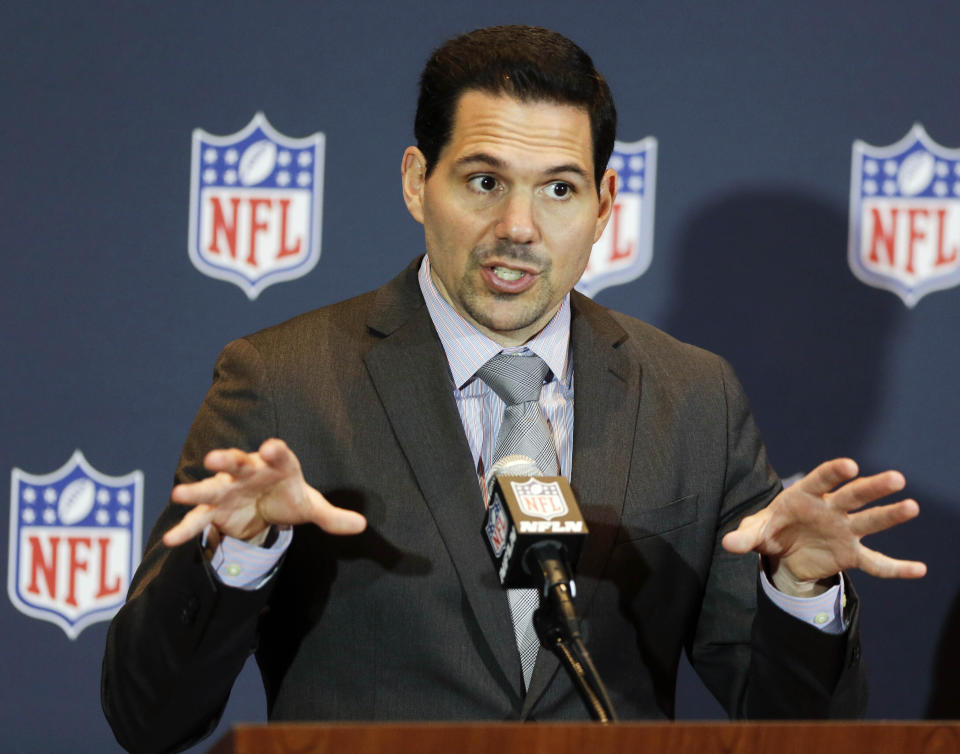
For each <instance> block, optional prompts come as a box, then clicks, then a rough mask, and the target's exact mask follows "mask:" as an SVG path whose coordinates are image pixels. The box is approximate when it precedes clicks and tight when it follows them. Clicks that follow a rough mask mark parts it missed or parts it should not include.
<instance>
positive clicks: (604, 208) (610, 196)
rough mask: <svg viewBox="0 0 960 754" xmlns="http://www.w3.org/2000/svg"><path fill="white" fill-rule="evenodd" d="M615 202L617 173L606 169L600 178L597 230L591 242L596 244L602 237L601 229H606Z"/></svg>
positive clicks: (611, 169)
mask: <svg viewBox="0 0 960 754" xmlns="http://www.w3.org/2000/svg"><path fill="white" fill-rule="evenodd" d="M616 201H617V171H616V170H614V169H613V168H607V169H606V170H605V171H604V173H603V177H601V178H600V209H599V212H598V214H597V230H596V232H595V233H594V235H593V242H594V243H596V242H597V241H599V240H600V236H602V235H603V229H604V228H606V227H607V221H608V220H609V219H610V215H611V214H613V205H614V203H615V202H616Z"/></svg>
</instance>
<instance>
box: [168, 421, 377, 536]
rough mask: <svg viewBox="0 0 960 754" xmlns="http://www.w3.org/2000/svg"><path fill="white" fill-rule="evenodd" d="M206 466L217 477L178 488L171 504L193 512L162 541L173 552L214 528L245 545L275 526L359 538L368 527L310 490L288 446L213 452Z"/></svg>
mask: <svg viewBox="0 0 960 754" xmlns="http://www.w3.org/2000/svg"><path fill="white" fill-rule="evenodd" d="M203 465H204V466H205V467H206V468H207V469H208V470H210V471H213V472H215V473H214V475H213V476H211V477H208V478H206V479H203V480H201V481H199V482H194V483H192V484H178V485H177V486H176V487H174V488H173V492H172V493H171V496H170V499H171V500H173V501H174V502H175V503H181V504H183V505H192V506H193V510H191V511H190V512H189V513H187V514H186V515H185V516H184V517H183V519H182V520H181V521H180V523H178V524H177V525H176V526H174V527H173V528H172V529H170V530H169V531H168V532H167V533H166V534H164V535H163V542H164V544H165V545H167V546H168V547H174V546H176V545H179V544H182V543H184V542H187V541H189V540H190V539H192V538H193V537H195V536H197V535H198V534H199V533H200V532H202V531H203V530H204V529H205V528H206V527H207V525H209V524H212V525H213V526H214V527H215V528H216V530H217V532H218V533H219V534H225V535H227V536H231V537H235V538H237V539H245V540H251V539H255V538H257V537H260V536H263V534H264V533H265V531H266V530H267V529H268V527H269V526H270V525H271V524H278V525H293V524H302V523H308V522H312V523H314V524H316V525H317V526H319V527H320V528H321V529H323V530H324V531H327V532H330V533H331V534H357V533H359V532H361V531H363V529H364V528H365V527H366V525H367V522H366V519H365V518H364V517H363V516H362V515H361V514H359V513H357V512H356V511H350V510H345V509H343V508H337V507H336V506H334V505H332V504H331V503H330V502H328V501H327V499H326V498H325V497H324V496H323V495H321V494H320V493H319V492H317V490H315V489H314V488H313V487H311V486H310V485H309V484H307V482H306V480H305V479H304V478H303V472H302V471H301V469H300V461H299V460H298V459H297V457H296V455H294V453H293V451H292V450H290V448H289V447H287V444H286V443H285V442H283V440H277V439H271V440H267V441H266V442H264V443H263V444H262V445H261V446H260V448H259V450H257V451H256V452H255V453H247V452H244V451H242V450H238V449H236V448H231V449H229V450H212V451H210V452H209V453H207V455H206V457H205V458H204V459H203Z"/></svg>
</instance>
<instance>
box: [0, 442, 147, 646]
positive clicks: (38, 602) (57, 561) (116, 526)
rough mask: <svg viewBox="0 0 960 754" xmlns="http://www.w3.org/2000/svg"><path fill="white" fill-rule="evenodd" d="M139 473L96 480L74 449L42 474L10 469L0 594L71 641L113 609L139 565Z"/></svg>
mask: <svg viewBox="0 0 960 754" xmlns="http://www.w3.org/2000/svg"><path fill="white" fill-rule="evenodd" d="M142 510H143V474H142V473H141V472H139V471H132V472H131V473H129V474H127V475H125V476H122V477H111V476H107V475H105V474H101V473H100V472H99V471H97V470H96V469H95V468H93V466H91V465H90V464H89V463H88V462H87V460H86V459H85V458H84V457H83V453H81V452H80V451H79V450H78V451H76V452H75V453H74V454H73V456H72V457H71V458H70V460H69V461H67V463H66V464H65V465H64V466H62V467H61V468H59V469H57V470H56V471H53V472H51V473H49V474H41V475H35V474H28V473H27V472H25V471H22V470H20V469H16V468H15V469H13V473H12V475H11V480H10V553H9V561H8V566H7V591H8V593H9V595H10V600H11V601H12V602H13V605H14V607H16V608H17V610H19V611H20V612H22V613H24V614H25V615H29V616H30V617H32V618H38V619H40V620H46V621H50V622H51V623H56V624H57V625H58V626H60V628H62V629H63V630H64V631H65V632H66V634H67V636H69V637H70V638H71V639H76V638H77V636H79V634H80V632H81V631H82V630H83V629H84V628H86V627H87V626H89V625H90V624H91V623H95V622H96V621H101V620H109V619H110V618H111V617H113V615H114V613H116V612H117V610H119V609H120V606H121V605H122V604H123V601H124V598H125V597H126V594H127V589H128V588H129V586H130V577H131V576H132V574H133V571H134V568H135V567H136V565H137V563H138V562H139V560H140V531H141V525H142V521H141V518H142Z"/></svg>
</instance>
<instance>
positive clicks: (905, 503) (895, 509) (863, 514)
mask: <svg viewBox="0 0 960 754" xmlns="http://www.w3.org/2000/svg"><path fill="white" fill-rule="evenodd" d="M919 513H920V506H919V505H917V501H916V500H901V501H900V502H899V503H890V504H889V505H878V506H876V507H875V508H868V509H867V510H865V511H860V512H859V513H854V514H853V515H851V516H850V529H851V531H852V532H853V533H854V534H855V535H856V536H858V537H866V536H867V535H868V534H876V533H877V532H878V531H883V530H884V529H890V528H891V527H894V526H897V525H899V524H902V523H903V522H904V521H909V520H910V519H911V518H915V517H916V516H917V514H919Z"/></svg>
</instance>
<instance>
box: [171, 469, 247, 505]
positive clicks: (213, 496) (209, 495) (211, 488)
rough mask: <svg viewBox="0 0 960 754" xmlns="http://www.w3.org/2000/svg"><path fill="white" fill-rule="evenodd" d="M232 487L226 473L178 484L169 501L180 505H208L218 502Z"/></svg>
mask: <svg viewBox="0 0 960 754" xmlns="http://www.w3.org/2000/svg"><path fill="white" fill-rule="evenodd" d="M232 485H233V478H232V477H231V476H230V475H229V474H227V473H219V474H216V475H214V476H210V477H207V478H206V479H201V480H200V481H199V482H190V483H188V484H178V485H176V486H175V487H174V488H173V490H172V491H171V492H170V499H171V500H173V502H175V503H180V504H181V505H205V504H206V505H209V504H213V503H216V502H217V501H218V500H220V499H221V498H222V497H223V496H224V495H225V494H226V493H227V492H228V491H229V489H230V487H231V486H232Z"/></svg>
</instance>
